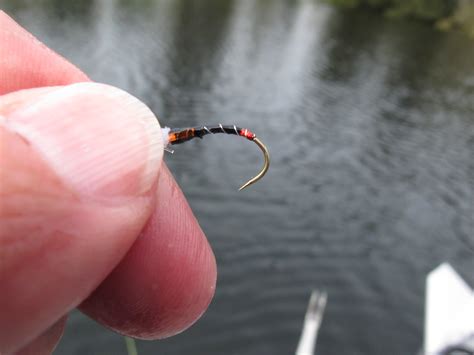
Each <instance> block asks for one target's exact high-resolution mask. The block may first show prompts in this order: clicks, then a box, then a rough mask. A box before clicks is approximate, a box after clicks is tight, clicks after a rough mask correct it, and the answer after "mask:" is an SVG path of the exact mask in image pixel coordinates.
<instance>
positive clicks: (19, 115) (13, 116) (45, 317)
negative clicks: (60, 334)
mask: <svg viewBox="0 0 474 355" xmlns="http://www.w3.org/2000/svg"><path fill="white" fill-rule="evenodd" d="M162 154H163V143H162V138H161V131H160V127H159V124H158V123H157V121H156V118H155V117H154V116H153V114H152V112H151V111H150V110H149V109H148V108H147V107H146V106H145V105H144V104H143V103H141V102H140V101H139V100H137V99H136V98H134V97H132V96H130V95H129V94H127V93H125V92H123V91H121V90H119V89H116V88H113V87H110V86H106V85H102V84H93V83H80V84H74V85H70V86H65V87H50V88H40V89H31V90H24V91H19V92H15V93H11V94H8V95H5V96H0V166H1V168H0V221H1V225H0V283H1V285H2V290H1V292H0V315H1V316H0V352H2V351H5V352H10V351H15V350H17V349H18V348H20V347H22V346H23V345H25V344H26V343H28V342H30V341H31V340H32V339H34V338H35V337H36V336H38V335H39V334H41V333H42V332H43V331H44V330H46V329H47V328H48V327H50V326H51V325H52V324H54V323H55V322H56V321H57V320H58V319H59V318H61V316H63V315H64V314H65V313H67V312H68V311H69V310H71V309H72V308H74V307H75V306H77V305H78V304H79V303H81V301H83V300H84V299H85V298H86V297H87V296H88V295H89V294H90V293H91V292H92V291H93V290H94V289H95V288H96V287H97V286H98V285H99V283H100V282H101V281H102V280H103V279H104V278H105V277H106V275H107V274H108V273H110V271H111V270H112V269H113V268H114V266H115V265H116V264H117V263H118V262H119V261H120V259H121V258H122V257H123V256H124V255H125V253H126V252H127V250H128V249H129V248H130V246H131V245H132V243H133V242H134V240H135V238H136V236H137V235H138V234H139V232H140V230H141V229H142V228H143V226H144V224H145V222H146V220H147V219H148V218H149V216H150V214H151V210H152V199H153V198H152V196H153V193H152V188H153V186H154V185H155V183H156V180H157V176H158V170H159V168H160V166H161V160H162Z"/></svg>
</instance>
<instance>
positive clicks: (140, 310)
mask: <svg viewBox="0 0 474 355" xmlns="http://www.w3.org/2000/svg"><path fill="white" fill-rule="evenodd" d="M0 78H1V80H0V94H5V93H8V92H11V91H16V90H21V89H26V88H33V87H40V86H53V85H54V86H57V85H68V84H72V83H75V82H80V81H89V79H88V78H87V76H86V75H85V74H84V73H82V72H81V71H80V70H79V69H78V68H76V67H75V66H74V65H72V64H71V63H69V62H68V61H66V60H65V59H64V58H62V57H61V56H59V55H58V54H56V53H54V52H53V51H52V50H50V49H49V48H47V47H46V46H44V45H43V44H42V43H40V42H39V41H38V40H37V39H35V38H34V37H33V36H32V35H31V34H30V33H28V32H27V31H26V30H24V29H23V28H21V27H20V26H19V25H18V24H16V22H15V21H13V20H12V19H11V18H10V17H8V16H7V15H6V14H5V13H4V12H2V11H0ZM157 186H158V187H157V191H156V205H155V207H154V211H155V212H154V213H153V215H152V217H151V219H150V220H149V222H148V224H147V226H146V227H145V229H144V230H143V231H142V233H141V236H140V237H139V238H138V240H137V242H136V243H135V244H134V245H133V246H132V248H131V250H130V252H129V254H128V255H127V256H126V257H125V258H124V260H123V261H122V262H121V263H120V264H119V265H118V267H117V268H116V269H115V271H114V272H113V273H112V274H111V275H109V277H108V278H106V279H105V280H104V282H103V283H102V285H100V286H99V288H98V289H97V290H96V292H95V293H93V294H92V295H91V296H90V297H89V299H88V300H87V301H86V302H85V303H84V304H83V305H82V309H83V310H84V311H85V312H86V313H87V314H88V315H90V316H91V317H93V318H95V319H97V320H98V321H100V322H101V323H103V324H104V325H106V326H109V327H110V328H112V329H114V330H116V331H119V332H122V333H125V334H128V335H132V336H139V337H145V338H158V337H164V336H169V335H172V334H174V333H176V332H179V331H181V330H182V329H184V328H186V327H187V326H189V325H190V324H192V323H193V322H194V321H195V320H196V319H197V318H199V316H200V315H201V314H202V313H203V312H204V310H205V309H206V307H207V306H208V304H209V302H210V300H211V298H212V296H213V294H214V285H215V281H216V265H215V258H214V255H213V253H212V250H211V248H210V247H209V244H208V242H207V239H206V237H205V235H204V233H203V232H202V230H201V228H200V226H199V224H198V222H197V220H196V219H195V217H194V215H193V214H192V211H191V209H190V208H189V206H188V204H187V201H186V199H185V197H184V196H183V194H182V192H181V189H180V188H179V187H178V185H177V184H176V182H175V180H174V178H173V177H172V175H171V173H170V172H169V170H168V169H167V168H163V169H161V172H160V175H159V178H158V184H157ZM155 253H157V255H155ZM12 277H14V275H12ZM132 283H133V284H134V285H135V287H133V288H127V287H124V285H131V284H132ZM118 290H119V291H118Z"/></svg>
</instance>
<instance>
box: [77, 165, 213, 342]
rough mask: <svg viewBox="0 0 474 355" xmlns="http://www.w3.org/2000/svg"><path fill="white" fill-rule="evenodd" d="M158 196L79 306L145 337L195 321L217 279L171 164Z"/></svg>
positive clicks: (114, 326)
mask: <svg viewBox="0 0 474 355" xmlns="http://www.w3.org/2000/svg"><path fill="white" fill-rule="evenodd" d="M156 196H157V199H159V203H158V204H157V205H156V208H155V210H154V212H153V215H152V217H151V218H150V220H149V221H148V224H147V226H146V227H145V229H144V230H143V231H142V233H141V234H140V236H139V237H138V239H137V240H136V242H135V243H134V245H133V247H132V248H131V249H130V251H129V252H128V254H127V256H126V257H125V258H124V259H123V260H122V262H121V263H120V265H119V266H118V267H117V268H116V269H115V270H114V271H113V272H112V273H111V274H110V275H109V276H108V277H107V279H106V280H105V281H104V282H103V283H102V284H101V285H100V286H99V287H98V288H97V289H96V290H95V291H94V293H93V294H92V295H91V296H90V297H89V298H88V299H87V300H86V301H85V302H84V303H83V304H82V305H81V307H80V309H81V310H82V311H84V312H85V313H86V314H89V315H90V316H92V317H93V318H95V319H96V320H98V321H99V322H100V323H102V324H104V325H105V326H107V327H111V328H112V329H114V330H116V331H119V332H120V333H123V334H126V335H129V336H133V337H137V338H142V339H156V338H164V337H169V336H171V335H174V334H177V333H179V332H181V331H182V330H183V329H185V328H186V327H188V326H189V325H190V324H192V323H194V322H195V321H196V320H197V319H198V318H199V317H200V316H201V315H202V313H203V312H204V310H205V309H206V308H207V306H208V305H209V302H210V300H211V298H212V296H213V295H214V289H215V283H216V265H215V259H214V255H213V253H212V251H211V250H210V247H209V244H208V243H207V240H206V238H205V236H204V233H203V232H202V231H201V229H200V228H196V226H197V222H196V221H195V219H194V216H193V215H192V211H191V209H190V208H189V206H188V204H187V202H186V200H185V198H184V196H183V194H182V193H181V191H180V189H179V187H178V186H176V184H175V182H174V179H173V178H172V177H171V175H170V174H169V171H168V169H167V168H166V167H163V169H162V170H161V174H160V179H159V182H158V189H157V192H156ZM177 206H179V209H176V208H177Z"/></svg>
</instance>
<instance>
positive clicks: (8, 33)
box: [0, 10, 89, 95]
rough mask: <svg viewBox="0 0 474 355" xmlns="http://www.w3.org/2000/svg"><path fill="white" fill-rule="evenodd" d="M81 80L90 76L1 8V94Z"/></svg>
mask: <svg viewBox="0 0 474 355" xmlns="http://www.w3.org/2000/svg"><path fill="white" fill-rule="evenodd" d="M81 81H89V78H88V77H87V75H85V74H84V73H83V72H82V71H80V70H79V69H78V68H77V67H76V66H74V65H73V64H71V63H69V62H68V61H67V60H66V59H64V58H63V57H61V56H60V55H59V54H57V53H55V52H53V51H52V50H51V49H49V48H48V47H46V46H45V45H44V44H42V43H41V42H40V41H38V40H37V39H36V38H35V37H34V36H33V35H31V34H30V33H29V32H28V31H26V30H25V29H24V28H22V27H20V26H18V24H17V23H16V22H15V21H14V20H13V19H12V18H11V17H9V16H8V15H7V14H6V13H5V12H3V11H1V10H0V95H3V94H7V93H9V92H12V91H18V90H22V89H30V88H35V87H42V86H56V85H67V84H72V83H77V82H81Z"/></svg>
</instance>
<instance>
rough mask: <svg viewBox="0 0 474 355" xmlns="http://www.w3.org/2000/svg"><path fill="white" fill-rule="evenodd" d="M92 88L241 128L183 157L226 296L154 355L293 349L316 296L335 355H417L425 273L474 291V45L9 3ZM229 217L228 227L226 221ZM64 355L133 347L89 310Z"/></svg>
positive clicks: (431, 37)
mask: <svg viewBox="0 0 474 355" xmlns="http://www.w3.org/2000/svg"><path fill="white" fill-rule="evenodd" d="M3 3H4V6H5V8H6V9H7V10H8V11H9V12H10V13H11V14H12V15H13V16H14V17H16V18H17V20H19V21H20V23H22V24H23V25H24V26H25V27H27V28H28V29H29V30H31V31H32V32H34V33H35V34H36V35H37V36H38V37H39V38H40V39H41V40H43V41H44V42H46V43H47V44H48V45H50V46H51V47H53V48H54V49H56V50H57V51H59V52H60V53H62V54H63V55H64V56H66V57H67V58H69V59H70V60H72V61H73V62H74V63H76V64H77V65H78V66H79V67H81V68H82V69H83V70H84V71H85V72H87V73H88V74H90V76H91V77H92V78H93V79H95V80H97V81H102V82H107V83H110V84H113V85H116V86H119V87H121V88H124V89H126V90H128V91H130V92H132V93H134V94H135V95H137V96H138V97H140V98H141V99H142V100H144V101H145V102H146V103H148V104H149V105H150V106H151V108H152V109H153V110H154V111H155V112H156V113H157V114H158V115H159V116H160V117H162V119H161V121H162V123H163V124H166V125H170V126H187V125H197V124H201V123H219V122H222V123H237V124H239V125H241V126H248V127H249V128H252V129H253V130H254V131H255V132H257V133H258V134H259V136H260V137H261V138H262V140H263V141H264V142H266V143H267V144H268V147H269V150H270V152H271V154H272V167H271V170H270V172H269V174H268V176H267V177H266V178H265V180H264V181H263V182H261V183H259V184H257V185H255V187H253V188H251V189H249V190H248V191H245V192H242V193H237V192H236V188H237V187H238V186H239V185H240V184H241V183H242V182H243V181H244V180H245V179H246V178H248V177H250V176H252V174H254V173H255V172H256V170H257V169H258V168H259V167H260V164H261V157H260V153H259V151H258V149H256V147H255V146H254V145H251V144H246V143H245V142H243V141H241V140H239V139H233V138H231V137H218V136H215V137H209V138H208V139H207V141H206V142H204V141H203V142H193V143H189V145H184V146H180V147H179V149H177V152H176V153H175V154H174V155H173V156H167V158H166V159H167V162H168V164H169V166H170V168H171V170H172V171H173V173H174V174H175V176H176V178H177V180H178V181H179V183H180V184H181V186H182V188H183V190H184V192H185V194H186V195H187V197H188V198H189V201H190V203H191V205H192V207H193V209H194V211H195V213H196V215H197V216H198V218H199V220H200V222H201V224H202V227H203V229H204V230H205V232H206V234H207V235H208V237H209V239H210V241H211V244H212V245H213V247H214V250H215V253H216V256H217V260H218V267H219V280H218V287H217V293H216V297H215V299H214V302H213V303H212V305H211V306H210V308H209V311H208V312H207V313H206V315H205V316H204V317H203V318H202V320H201V321H199V322H198V323H197V324H196V325H195V326H193V327H192V328H191V329H190V330H188V331H187V332H185V333H183V334H181V335H179V336H177V337H174V338H172V339H169V340H165V341H161V342H138V347H139V353H140V354H142V355H143V354H259V355H260V354H291V353H292V352H294V349H295V347H296V343H297V340H298V336H299V332H300V329H301V324H302V319H303V315H304V312H305V307H306V302H307V297H308V295H309V292H310V290H311V289H312V288H322V289H326V290H327V291H328V293H329V304H328V307H327V311H326V315H325V319H324V322H323V327H322V330H321V332H320V336H319V342H318V350H319V354H322V355H324V354H364V355H372V354H374V355H376V354H394V355H404V354H414V353H415V352H416V351H418V350H419V349H420V346H421V344H422V331H423V315H424V310H423V307H424V278H425V275H426V274H427V273H428V272H429V271H430V270H431V269H433V268H434V267H436V266H437V265H438V264H440V263H441V262H443V261H446V260H447V261H450V262H451V263H452V264H453V266H454V267H455V268H456V269H457V270H458V271H459V272H460V273H461V274H462V275H463V276H464V277H465V278H466V279H467V280H468V281H469V282H471V284H474V272H473V271H474V231H473V230H474V224H473V223H474V222H473V215H474V208H473V201H474V196H473V185H474V165H473V164H474V153H473V150H474V42H472V41H469V40H468V39H467V38H465V37H463V36H462V35H458V34H452V33H451V34H445V33H439V32H436V31H434V30H432V29H431V27H430V26H428V25H425V24H418V23H412V22H408V21H395V20H385V19H382V18H380V17H379V16H378V15H376V14H367V13H364V12H337V11H334V10H333V9H331V8H329V7H326V6H324V5H321V4H318V3H317V2H314V1H269V0H266V1H218V0H205V1H204V0H203V1H185V0H183V1H175V0H168V1H151V0H149V1H147V0H141V1H140V0H136V1H125V0H122V1H119V0H117V1H112V0H111V1H103V2H100V1H92V0H90V1H77V2H76V1H59V0H56V1H53V0H42V1H33V0H30V1H23V0H21V1H14V0H10V1H5V0H3ZM216 222H217V223H216ZM56 354H58V355H62V354H125V347H124V343H123V340H122V338H121V337H120V336H118V335H116V334H114V333H112V332H110V331H108V330H105V329H102V328H101V327H100V326H98V325H96V324H95V323H94V322H92V321H90V320H88V319H86V318H85V317H84V316H82V315H80V314H79V313H74V314H73V315H72V316H71V322H70V324H69V328H68V329H67V332H66V335H65V337H64V341H63V342H62V343H61V345H60V346H59V348H58V350H57V351H56Z"/></svg>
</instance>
